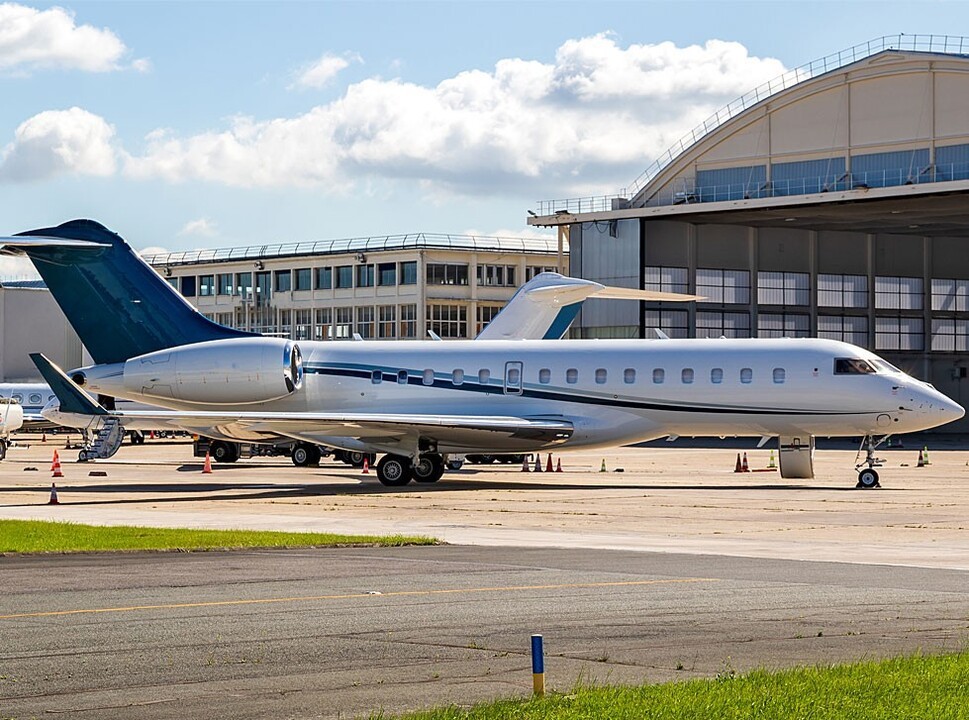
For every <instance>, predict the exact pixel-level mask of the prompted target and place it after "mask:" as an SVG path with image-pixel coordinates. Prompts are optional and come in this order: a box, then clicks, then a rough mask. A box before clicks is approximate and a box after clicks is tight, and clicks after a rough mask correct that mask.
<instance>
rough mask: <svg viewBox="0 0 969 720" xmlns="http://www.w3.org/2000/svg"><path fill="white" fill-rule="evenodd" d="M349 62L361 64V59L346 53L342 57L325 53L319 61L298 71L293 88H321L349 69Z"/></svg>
mask: <svg viewBox="0 0 969 720" xmlns="http://www.w3.org/2000/svg"><path fill="white" fill-rule="evenodd" d="M351 62H363V59H362V58H361V57H360V56H359V55H357V54H356V53H347V54H345V55H343V56H339V55H331V54H330V53H326V54H324V55H323V56H322V57H321V58H320V59H319V60H317V61H316V62H314V63H311V64H310V65H307V66H306V67H304V68H302V69H301V70H300V71H299V74H298V76H297V78H296V82H294V83H293V87H297V88H315V89H319V88H322V87H323V86H324V85H326V84H327V83H328V82H330V80H332V79H333V78H335V77H336V76H337V75H338V74H339V73H340V72H341V71H342V70H345V69H346V68H348V67H350V63H351Z"/></svg>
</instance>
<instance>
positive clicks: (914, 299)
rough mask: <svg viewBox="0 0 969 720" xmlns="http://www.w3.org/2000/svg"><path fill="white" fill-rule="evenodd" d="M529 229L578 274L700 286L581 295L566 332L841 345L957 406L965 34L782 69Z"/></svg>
mask: <svg viewBox="0 0 969 720" xmlns="http://www.w3.org/2000/svg"><path fill="white" fill-rule="evenodd" d="M530 214H533V213H530ZM529 224H532V225H538V226H557V227H558V228H559V234H560V235H567V236H568V237H569V238H570V241H571V242H570V262H571V267H572V272H573V274H575V275H577V276H578V277H583V278H587V279H589V280H595V281H597V282H601V283H603V284H608V285H618V286H624V287H642V288H646V289H654V290H666V291H677V292H689V293H696V294H698V295H701V296H704V297H705V298H706V300H704V301H702V302H698V303H696V305H695V307H689V308H684V307H683V305H681V304H672V303H666V304H659V305H656V304H650V305H649V306H648V307H647V306H646V305H645V304H642V303H641V304H640V307H639V308H638V310H637V308H636V307H635V306H634V305H633V304H631V303H616V302H610V301H600V302H598V303H595V304H587V305H586V306H585V308H584V309H583V310H582V312H581V313H580V315H579V317H578V319H577V321H576V324H575V325H574V326H573V333H574V335H575V336H577V337H587V338H596V337H652V336H653V329H654V328H659V329H661V330H662V331H663V332H665V333H666V334H668V335H669V336H671V337H721V336H726V337H782V336H787V337H812V336H817V337H822V338H832V339H836V340H844V341H847V342H850V343H854V344H856V345H860V346H862V347H866V348H869V349H871V350H873V351H874V352H877V353H878V354H879V355H881V356H883V357H885V358H886V359H887V360H889V361H890V362H892V363H894V364H896V365H898V366H899V367H901V368H902V369H904V370H906V371H907V372H909V373H911V374H912V375H914V376H916V377H919V378H921V379H923V380H926V381H928V382H931V383H932V384H934V385H935V386H936V387H937V388H939V389H940V390H941V391H942V392H944V393H945V394H946V395H948V396H949V397H951V398H953V399H954V400H956V401H957V402H960V403H963V404H964V403H965V402H966V401H967V400H969V397H967V396H966V395H965V394H964V393H963V386H964V385H965V383H966V375H967V367H969V355H967V354H966V353H967V350H969V38H963V37H952V36H938V35H936V36H892V37H885V38H880V39H878V40H875V41H872V42H869V43H864V44H862V45H859V46H856V47H854V48H850V49H848V50H846V51H842V52H840V53H837V54H835V55H832V56H828V57H826V58H822V59H820V60H818V61H815V62H812V63H810V64H808V65H805V66H803V67H800V68H797V69H795V70H792V71H790V72H788V73H786V74H785V75H784V76H782V77H781V78H778V79H777V80H775V81H772V82H771V83H768V84H767V85H765V86H762V87H760V88H757V89H756V90H754V91H752V92H751V93H749V94H748V95H746V96H744V97H742V98H740V99H738V100H737V101H735V102H733V103H731V104H730V105H728V106H727V107H726V108H724V109H722V110H721V111H719V112H718V113H717V114H716V115H714V116H713V117H711V118H710V119H709V120H708V121H707V122H706V123H704V125H702V126H700V127H699V128H697V129H695V130H694V131H693V132H691V133H690V134H688V135H687V136H686V137H685V138H684V139H683V140H681V141H680V142H679V143H678V144H677V145H675V146H674V147H673V148H672V149H670V150H669V151H668V152H667V153H665V154H664V155H663V156H661V157H660V159H658V160H657V161H656V162H655V163H654V164H653V166H652V167H650V168H649V169H647V170H646V171H645V172H644V173H643V175H642V176H641V177H640V179H639V180H637V182H636V184H635V187H634V188H633V189H632V190H631V191H626V192H622V193H620V194H619V196H615V197H599V198H582V199H569V200H554V201H545V202H542V203H540V205H539V212H538V213H537V217H536V216H533V217H530V218H529ZM631 305H632V306H631ZM967 428H969V420H967V419H963V420H961V421H959V422H958V423H953V424H951V425H949V426H947V427H946V428H944V429H942V430H943V431H948V432H960V431H961V432H965V431H966V429H967Z"/></svg>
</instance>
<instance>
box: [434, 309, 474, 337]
mask: <svg viewBox="0 0 969 720" xmlns="http://www.w3.org/2000/svg"><path fill="white" fill-rule="evenodd" d="M427 329H428V330H431V331H433V332H434V333H436V334H437V335H438V336H440V337H442V338H466V337H467V336H468V308H467V307H465V306H464V305H428V306H427Z"/></svg>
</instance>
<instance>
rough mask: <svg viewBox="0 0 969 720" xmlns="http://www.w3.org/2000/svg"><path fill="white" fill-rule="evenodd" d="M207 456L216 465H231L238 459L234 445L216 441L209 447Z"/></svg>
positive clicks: (237, 450)
mask: <svg viewBox="0 0 969 720" xmlns="http://www.w3.org/2000/svg"><path fill="white" fill-rule="evenodd" d="M209 455H210V456H211V457H212V459H213V460H215V461H216V462H217V463H231V462H235V461H236V460H238V459H239V449H238V447H237V446H236V445H235V443H227V442H222V441H220V440H216V441H215V442H214V443H212V444H210V445H209Z"/></svg>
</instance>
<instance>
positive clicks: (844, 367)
mask: <svg viewBox="0 0 969 720" xmlns="http://www.w3.org/2000/svg"><path fill="white" fill-rule="evenodd" d="M873 372H875V368H873V367H872V366H871V365H869V364H868V361H867V360H862V359H860V358H835V361H834V374H835V375H869V374H871V373H873Z"/></svg>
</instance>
